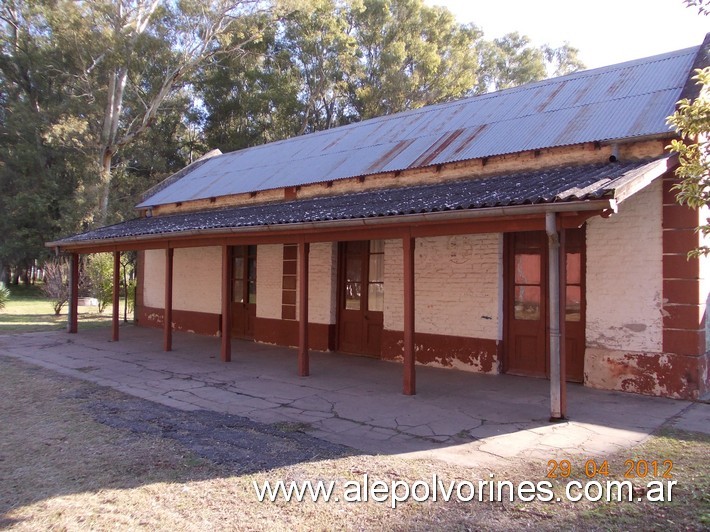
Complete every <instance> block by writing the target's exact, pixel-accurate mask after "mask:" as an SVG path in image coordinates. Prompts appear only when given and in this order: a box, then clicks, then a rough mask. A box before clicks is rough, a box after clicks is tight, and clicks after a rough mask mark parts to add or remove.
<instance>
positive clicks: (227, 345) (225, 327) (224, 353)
mask: <svg viewBox="0 0 710 532" xmlns="http://www.w3.org/2000/svg"><path fill="white" fill-rule="evenodd" d="M233 267H234V266H233V262H232V248H231V246H227V245H225V246H222V348H221V351H220V358H221V359H222V362H231V361H232V290H231V287H232V269H233Z"/></svg>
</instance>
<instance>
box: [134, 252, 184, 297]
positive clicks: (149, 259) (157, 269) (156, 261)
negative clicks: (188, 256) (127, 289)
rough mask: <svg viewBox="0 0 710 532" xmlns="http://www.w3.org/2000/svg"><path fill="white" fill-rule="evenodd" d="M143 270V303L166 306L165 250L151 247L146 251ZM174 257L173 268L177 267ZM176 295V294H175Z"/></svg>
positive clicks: (140, 273) (141, 273)
mask: <svg viewBox="0 0 710 532" xmlns="http://www.w3.org/2000/svg"><path fill="white" fill-rule="evenodd" d="M144 253H145V260H144V261H143V271H142V272H139V275H142V276H143V304H144V305H145V306H146V307H152V308H164V307H165V250H164V249H149V250H147V251H145V252H144ZM174 261H175V258H174V257H173V269H174V268H175V262H174ZM173 297H174V296H173Z"/></svg>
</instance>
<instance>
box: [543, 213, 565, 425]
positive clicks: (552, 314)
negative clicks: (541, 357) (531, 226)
mask: <svg viewBox="0 0 710 532" xmlns="http://www.w3.org/2000/svg"><path fill="white" fill-rule="evenodd" d="M545 231H546V232H547V241H548V245H547V250H548V258H547V264H548V283H547V284H548V287H549V302H550V309H549V320H550V421H559V420H560V419H563V415H562V394H561V387H560V236H559V234H558V233H557V215H556V214H555V213H554V212H547V213H545Z"/></svg>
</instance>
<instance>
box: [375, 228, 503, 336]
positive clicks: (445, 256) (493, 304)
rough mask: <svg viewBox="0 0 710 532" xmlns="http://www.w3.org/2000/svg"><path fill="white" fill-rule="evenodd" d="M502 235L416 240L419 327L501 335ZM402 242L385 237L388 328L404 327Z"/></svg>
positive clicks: (457, 333) (442, 332) (432, 331)
mask: <svg viewBox="0 0 710 532" xmlns="http://www.w3.org/2000/svg"><path fill="white" fill-rule="evenodd" d="M502 238H503V236H502V234H499V233H489V234H476V235H460V236H450V237H436V238H420V239H417V241H416V249H415V257H414V265H415V272H416V273H415V290H416V291H415V305H416V312H415V319H416V324H415V327H416V331H417V332H419V333H430V334H438V335H450V336H457V337H466V338H483V339H492V340H500V338H501V336H500V326H499V323H500V321H501V320H502V314H501V310H500V309H501V303H500V302H501V301H502V286H501V284H500V279H501V269H502V264H503V257H502V253H503V252H502V250H503V246H502ZM402 275H403V274H402V242H401V240H387V241H386V242H385V314H384V328H385V329H389V330H394V331H401V330H402V329H403V323H404V314H403V311H404V309H403V291H402V282H403V281H402Z"/></svg>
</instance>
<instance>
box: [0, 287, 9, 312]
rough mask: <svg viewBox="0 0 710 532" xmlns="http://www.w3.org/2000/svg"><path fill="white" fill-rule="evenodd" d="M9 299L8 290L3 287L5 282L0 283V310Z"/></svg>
mask: <svg viewBox="0 0 710 532" xmlns="http://www.w3.org/2000/svg"><path fill="white" fill-rule="evenodd" d="M9 300H10V291H9V290H8V289H7V288H6V287H5V283H0V310H3V309H4V308H5V306H6V305H7V302H8V301H9Z"/></svg>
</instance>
